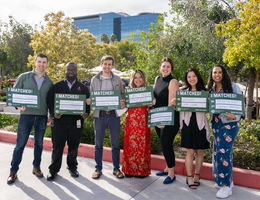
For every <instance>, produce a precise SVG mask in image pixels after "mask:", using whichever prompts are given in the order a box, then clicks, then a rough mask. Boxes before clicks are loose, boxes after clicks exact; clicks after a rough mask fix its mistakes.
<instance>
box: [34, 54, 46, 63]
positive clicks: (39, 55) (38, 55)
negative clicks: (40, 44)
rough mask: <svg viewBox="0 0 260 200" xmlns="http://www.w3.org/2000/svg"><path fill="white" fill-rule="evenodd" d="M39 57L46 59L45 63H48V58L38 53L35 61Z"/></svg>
mask: <svg viewBox="0 0 260 200" xmlns="http://www.w3.org/2000/svg"><path fill="white" fill-rule="evenodd" d="M38 57H40V58H46V59H47V62H48V56H46V55H45V54H43V53H38V54H37V55H36V57H35V60H37V58H38Z"/></svg>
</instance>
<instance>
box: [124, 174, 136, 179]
mask: <svg viewBox="0 0 260 200" xmlns="http://www.w3.org/2000/svg"><path fill="white" fill-rule="evenodd" d="M125 177H126V178H132V177H134V175H129V174H125Z"/></svg>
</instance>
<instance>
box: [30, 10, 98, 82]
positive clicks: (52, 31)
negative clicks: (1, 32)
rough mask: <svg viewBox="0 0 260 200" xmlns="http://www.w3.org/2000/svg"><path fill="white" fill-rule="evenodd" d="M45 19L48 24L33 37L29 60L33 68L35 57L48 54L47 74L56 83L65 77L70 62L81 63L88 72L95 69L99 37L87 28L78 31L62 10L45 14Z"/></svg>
mask: <svg viewBox="0 0 260 200" xmlns="http://www.w3.org/2000/svg"><path fill="white" fill-rule="evenodd" d="M44 20H45V23H46V25H45V26H44V27H42V28H41V30H39V31H38V30H37V31H34V33H33V35H32V36H31V38H32V40H31V43H30V46H31V47H32V48H33V54H31V55H30V56H29V57H28V60H29V64H28V65H29V66H34V61H35V56H36V54H38V53H45V54H46V55H47V56H48V68H47V70H46V72H47V74H48V75H49V76H50V78H51V79H52V80H53V81H54V82H55V81H58V80H60V79H63V78H64V77H65V68H64V67H65V64H66V63H67V62H75V63H77V64H81V68H86V69H90V68H92V67H93V66H95V61H96V58H97V50H96V43H95V42H96V38H95V37H94V36H93V35H92V34H91V33H89V32H88V30H87V29H84V30H79V29H78V28H77V27H76V26H75V25H73V24H72V22H71V21H72V20H71V18H69V17H65V14H64V13H63V12H61V11H59V12H57V13H48V14H46V15H45V16H44Z"/></svg>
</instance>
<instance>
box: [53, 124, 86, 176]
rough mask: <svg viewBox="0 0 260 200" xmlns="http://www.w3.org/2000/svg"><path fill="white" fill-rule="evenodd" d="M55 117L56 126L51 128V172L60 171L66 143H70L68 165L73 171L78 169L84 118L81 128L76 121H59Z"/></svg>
mask: <svg viewBox="0 0 260 200" xmlns="http://www.w3.org/2000/svg"><path fill="white" fill-rule="evenodd" d="M57 121H58V120H56V119H55V121H54V126H53V127H52V128H51V135H52V144H53V146H52V155H51V158H52V161H51V165H50V166H49V170H50V173H58V172H59V170H60V168H61V163H62V155H63V150H64V147H65V143H66V142H67V145H68V155H67V165H68V168H69V169H70V170H72V171H74V170H76V169H77V165H78V162H77V155H78V147H79V143H80V138H81V135H82V130H83V129H82V126H83V123H82V122H83V120H82V121H81V128H77V126H76V121H71V122H69V123H66V124H64V123H58V122H57Z"/></svg>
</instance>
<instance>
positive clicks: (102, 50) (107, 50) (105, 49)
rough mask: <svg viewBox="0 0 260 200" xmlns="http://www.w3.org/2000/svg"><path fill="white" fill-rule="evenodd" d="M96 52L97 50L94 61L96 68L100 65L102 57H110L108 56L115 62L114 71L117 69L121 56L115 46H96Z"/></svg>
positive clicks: (104, 44)
mask: <svg viewBox="0 0 260 200" xmlns="http://www.w3.org/2000/svg"><path fill="white" fill-rule="evenodd" d="M97 50H98V56H97V60H96V66H97V65H100V60H101V58H102V57H103V56H105V55H110V56H113V58H114V60H115V66H116V69H118V66H119V63H120V58H121V56H120V54H119V53H118V51H117V47H116V46H115V45H112V44H106V43H103V44H97Z"/></svg>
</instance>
